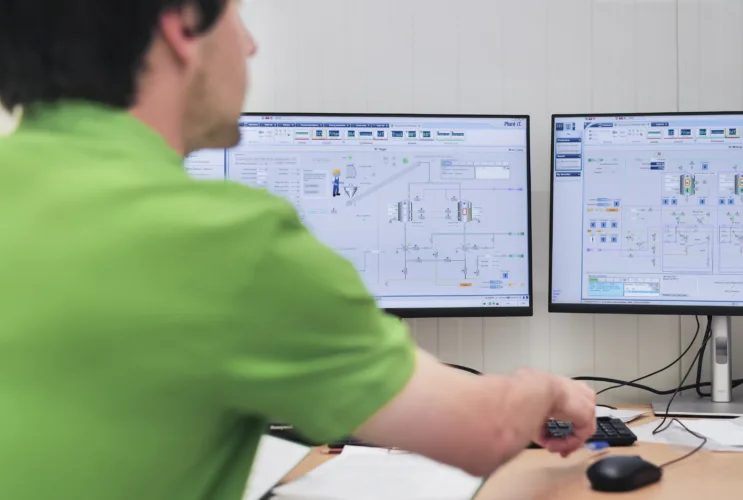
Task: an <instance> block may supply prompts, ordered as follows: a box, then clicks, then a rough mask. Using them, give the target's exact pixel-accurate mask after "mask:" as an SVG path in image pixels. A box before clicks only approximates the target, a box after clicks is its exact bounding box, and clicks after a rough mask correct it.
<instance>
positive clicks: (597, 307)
mask: <svg viewBox="0 0 743 500" xmlns="http://www.w3.org/2000/svg"><path fill="white" fill-rule="evenodd" d="M705 115H706V116H710V115H712V116H729V115H740V116H741V117H743V111H689V112H681V111H673V112H650V113H585V114H582V113H558V114H553V115H552V121H551V123H552V128H551V131H550V137H551V144H550V230H549V277H548V279H549V285H548V286H549V288H548V293H549V296H548V299H547V300H548V302H547V303H548V306H547V309H548V311H549V312H550V313H577V314H638V315H673V316H697V315H698V316H743V306H700V305H681V306H664V305H648V304H638V305H634V304H575V303H572V304H565V303H555V302H553V288H552V275H553V270H554V268H553V266H554V263H553V254H552V252H553V245H554V238H553V237H554V222H555V220H554V219H555V218H554V206H555V205H554V204H555V194H554V193H555V132H556V130H555V129H556V122H557V120H558V119H564V118H606V117H620V116H621V117H638V116H669V117H676V116H705Z"/></svg>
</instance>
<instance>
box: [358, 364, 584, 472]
mask: <svg viewBox="0 0 743 500" xmlns="http://www.w3.org/2000/svg"><path fill="white" fill-rule="evenodd" d="M595 406H596V396H595V394H594V393H593V391H591V389H589V388H588V386H586V385H584V384H581V383H577V382H573V381H571V380H568V379H565V378H563V377H557V376H555V375H551V374H549V373H545V372H540V371H536V370H521V371H519V372H516V373H515V374H513V375H511V376H502V375H491V376H483V377H480V376H477V375H471V374H468V373H464V372H461V371H458V370H456V369H453V368H449V367H446V366H444V365H442V364H441V363H440V362H438V361H437V360H435V359H433V358H432V357H431V356H430V355H428V354H426V353H423V352H419V353H418V366H417V368H416V371H415V374H414V375H413V378H412V379H411V380H410V382H409V383H408V386H407V387H406V388H405V389H404V390H403V392H402V393H401V394H400V395H398V397H397V398H395V399H394V400H393V401H391V402H390V403H389V404H388V405H387V406H386V407H385V408H382V409H381V410H380V411H379V412H378V413H377V414H376V415H374V416H373V417H372V418H371V419H370V420H369V421H368V422H366V423H365V424H364V425H363V426H362V427H361V428H360V429H359V430H358V432H357V434H356V435H357V436H358V437H360V438H362V439H365V440H368V441H370V442H372V443H375V444H378V445H380V446H394V447H398V448H402V449H405V450H408V451H411V452H414V453H419V454H421V455H425V456H427V457H429V458H432V459H434V460H438V461H440V462H443V463H446V464H449V465H453V466H455V467H459V468H461V469H464V470H465V471H467V472H469V473H470V474H473V475H476V476H481V477H485V476H488V475H490V474H492V473H493V472H495V471H496V470H497V469H498V468H499V467H500V466H502V465H503V464H505V463H507V462H508V461H510V460H511V459H513V458H514V457H516V456H517V455H518V454H519V453H521V452H522V451H523V450H524V449H526V447H527V446H528V445H529V443H530V442H531V441H534V442H536V443H538V444H540V445H542V446H544V447H545V448H547V449H548V450H550V451H552V452H556V453H561V454H562V455H564V456H567V455H569V454H570V453H572V452H573V451H575V450H577V449H578V448H580V447H581V446H583V444H584V443H585V441H586V440H587V439H588V438H589V437H591V436H592V435H593V433H594V430H595V429H594V428H595V425H596V423H595V422H596V408H595ZM550 418H556V419H563V420H567V421H570V422H572V423H573V425H574V427H575V435H574V436H573V437H571V438H568V439H566V440H564V441H562V442H559V443H558V442H553V441H550V440H546V439H545V436H544V434H542V433H543V432H544V429H545V426H546V424H547V421H548V420H549V419H550Z"/></svg>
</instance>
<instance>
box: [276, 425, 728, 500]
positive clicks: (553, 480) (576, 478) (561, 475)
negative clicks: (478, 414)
mask: <svg viewBox="0 0 743 500" xmlns="http://www.w3.org/2000/svg"><path fill="white" fill-rule="evenodd" d="M648 411H649V412H650V410H648ZM650 415H651V417H650V418H647V417H646V418H643V419H641V420H638V421H637V422H635V423H633V425H639V424H642V423H647V422H649V421H650V420H655V418H654V417H652V413H650ZM687 452H688V450H686V451H684V450H678V449H674V448H672V447H669V446H666V445H657V444H650V443H640V444H637V445H635V446H632V447H629V448H612V449H611V454H613V455H640V456H642V458H644V459H646V460H648V461H650V462H652V463H656V464H661V463H663V462H667V461H669V460H672V459H674V458H677V457H680V456H682V455H684V454H685V453H687ZM589 457H590V454H589V453H587V452H586V453H582V452H580V453H578V454H576V455H575V456H574V457H571V458H568V459H562V458H560V457H557V456H553V455H550V454H549V453H547V452H545V451H542V450H526V451H524V452H523V453H522V454H521V455H519V456H518V457H517V458H516V459H515V460H513V461H512V462H511V463H509V464H507V465H506V466H504V467H503V468H501V469H500V470H499V471H498V472H497V473H496V474H495V475H494V476H493V477H492V478H490V479H489V480H488V482H487V483H486V484H485V486H484V487H483V489H482V490H481V492H480V493H479V494H478V496H477V499H476V500H583V499H604V498H619V497H620V496H621V498H632V499H633V500H634V499H638V500H639V499H652V500H666V499H668V500H685V499H687V498H688V499H693V500H705V499H706V500H718V499H719V500H727V499H737V498H743V454H742V453H711V452H707V451H704V450H702V451H700V452H699V453H697V454H695V455H693V456H692V457H690V458H688V459H686V460H684V461H682V462H679V463H678V464H674V465H672V466H670V467H669V468H668V469H666V470H664V471H663V479H661V481H660V483H657V484H655V485H653V486H649V487H647V488H644V489H641V490H638V491H636V492H633V493H630V494H623V495H619V496H618V495H616V494H607V493H597V492H595V491H592V490H591V486H590V484H589V483H588V479H587V478H586V468H587V466H588V464H589V463H590V462H589ZM332 458H333V455H327V454H326V453H325V452H324V450H322V449H318V450H314V451H313V453H312V454H311V455H310V456H309V457H308V458H307V459H306V460H305V461H304V462H303V463H302V464H300V465H299V467H297V469H296V470H294V471H293V472H292V473H291V474H290V475H289V476H288V477H287V478H286V479H285V482H288V481H292V480H294V479H296V478H298V477H300V476H302V475H303V474H306V473H307V472H309V471H310V470H312V469H314V468H315V467H317V466H319V465H321V464H322V463H324V462H326V461H327V460H331V459H332Z"/></svg>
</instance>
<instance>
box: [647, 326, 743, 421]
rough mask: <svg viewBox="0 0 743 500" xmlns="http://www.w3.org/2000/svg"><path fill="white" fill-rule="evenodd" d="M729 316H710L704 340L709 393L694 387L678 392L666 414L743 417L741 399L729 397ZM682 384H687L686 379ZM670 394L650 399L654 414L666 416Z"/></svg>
mask: <svg viewBox="0 0 743 500" xmlns="http://www.w3.org/2000/svg"><path fill="white" fill-rule="evenodd" d="M731 325H732V320H731V318H730V316H713V317H712V338H711V339H710V341H709V343H708V344H707V349H708V350H709V351H710V357H711V359H712V397H711V398H700V397H699V395H698V394H697V393H696V391H694V390H690V391H685V392H686V393H687V394H684V393H679V394H677V395H676V397H675V398H674V399H673V403H671V408H670V410H669V411H668V414H667V416H669V417H701V418H714V417H717V418H734V417H743V401H734V400H733V370H732V360H731V354H732V350H731V346H732V334H731V329H732V326H731ZM686 385H690V384H689V382H688V380H687V382H686ZM670 399H671V397H670V396H664V397H663V398H659V399H657V400H654V401H653V412H655V415H656V416H661V417H662V416H666V408H667V407H668V401H669V400H670Z"/></svg>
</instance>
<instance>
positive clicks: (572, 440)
mask: <svg viewBox="0 0 743 500" xmlns="http://www.w3.org/2000/svg"><path fill="white" fill-rule="evenodd" d="M553 383H554V385H555V387H556V389H555V390H556V391H557V392H558V397H557V398H556V401H555V406H554V407H553V408H552V410H551V412H550V417H551V418H555V419H557V420H566V421H569V422H571V423H572V424H573V435H572V436H569V437H567V438H564V439H549V438H548V437H547V436H546V434H545V433H544V431H542V432H541V433H540V434H538V435H537V437H536V439H535V442H536V443H537V444H539V445H541V446H542V447H544V448H546V449H547V450H549V451H551V452H553V453H560V454H561V455H562V456H563V457H566V456H568V455H570V454H571V453H573V452H575V451H576V450H578V449H580V448H581V447H582V446H583V445H584V444H585V442H586V441H587V440H588V439H589V438H590V437H591V436H593V435H594V434H595V432H596V393H595V392H594V391H593V390H592V389H591V388H590V387H588V385H586V384H584V383H583V382H576V381H573V380H570V379H566V378H562V377H554V380H553Z"/></svg>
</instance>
